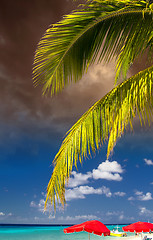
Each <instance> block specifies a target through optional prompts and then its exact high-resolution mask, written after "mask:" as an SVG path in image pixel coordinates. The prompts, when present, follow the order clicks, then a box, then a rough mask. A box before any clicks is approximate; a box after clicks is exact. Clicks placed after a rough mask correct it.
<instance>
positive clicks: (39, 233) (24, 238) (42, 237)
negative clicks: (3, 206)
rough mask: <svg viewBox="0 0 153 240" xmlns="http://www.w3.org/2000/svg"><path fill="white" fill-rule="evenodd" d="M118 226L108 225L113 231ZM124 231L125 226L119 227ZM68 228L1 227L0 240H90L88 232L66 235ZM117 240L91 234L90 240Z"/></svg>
mask: <svg viewBox="0 0 153 240" xmlns="http://www.w3.org/2000/svg"><path fill="white" fill-rule="evenodd" d="M114 226H117V225H107V227H108V228H109V229H110V230H112V229H113V228H114ZM118 226H119V231H122V227H123V226H124V225H118ZM66 227H67V226H36V225H31V226H21V225H13V226H12V225H5V226H4V225H0V240H88V233H87V232H80V233H70V234H65V233H64V232H63V230H64V228H66ZM100 239H103V240H108V239H109V240H114V239H115V240H117V239H119V238H117V237H110V236H109V237H103V236H97V235H95V234H90V240H100Z"/></svg>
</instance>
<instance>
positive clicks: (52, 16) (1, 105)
mask: <svg viewBox="0 0 153 240" xmlns="http://www.w3.org/2000/svg"><path fill="white" fill-rule="evenodd" d="M77 4H78V2H77V3H76V2H73V1H71V0H69V1H66V0H56V1H53V0H50V1H48V0H41V1H40V0H39V1H38V0H35V1H34V0H32V1H31V0H26V1H25V0H24V1H23V0H15V1H3V0H2V1H1V8H0V52H1V54H0V85H1V88H0V119H1V122H2V123H3V122H4V123H7V124H10V125H11V124H12V125H15V126H18V127H19V128H21V129H24V130H27V129H29V127H30V126H31V128H33V127H34V126H35V125H36V126H42V127H50V128H52V127H55V126H57V129H58V130H59V131H61V130H62V128H63V127H65V128H66V129H67V128H68V127H70V126H71V125H72V122H74V119H75V120H77V119H78V117H79V116H80V115H81V114H82V113H83V112H84V111H85V110H87V109H88V108H89V107H90V106H91V105H92V104H93V103H94V102H95V101H96V100H98V98H99V97H102V96H103V95H104V93H106V92H107V91H108V90H110V89H111V87H112V86H113V78H114V76H113V75H111V76H110V78H111V79H107V77H106V75H107V72H108V71H109V72H111V73H112V72H113V70H112V69H111V70H110V69H109V68H108V67H103V68H101V67H100V66H99V65H98V66H96V67H93V68H92V71H89V74H87V75H86V76H85V77H84V78H83V80H82V82H81V83H78V84H76V86H74V85H73V86H71V87H68V88H67V89H66V90H65V91H64V92H63V93H61V94H59V95H58V96H56V97H54V98H52V99H51V98H47V97H42V94H41V89H40V87H38V88H34V87H33V82H32V78H31V72H32V63H33V56H34V52H35V49H36V46H37V43H38V41H39V39H40V38H41V37H42V35H43V33H44V32H45V30H46V29H47V27H48V26H49V25H50V24H52V23H55V22H56V21H59V20H60V19H61V18H62V15H64V14H66V13H69V12H70V11H71V10H72V9H74V8H75V6H76V5H77ZM106 69H107V70H106ZM102 79H103V81H102ZM106 80H107V81H106ZM110 81H111V84H110ZM29 130H31V129H29Z"/></svg>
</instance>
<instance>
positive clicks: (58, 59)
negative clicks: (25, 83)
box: [33, 0, 153, 95]
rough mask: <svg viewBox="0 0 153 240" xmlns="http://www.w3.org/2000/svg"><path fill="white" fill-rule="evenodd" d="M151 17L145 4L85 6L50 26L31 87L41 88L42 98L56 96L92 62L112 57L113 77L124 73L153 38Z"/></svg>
mask: <svg viewBox="0 0 153 240" xmlns="http://www.w3.org/2000/svg"><path fill="white" fill-rule="evenodd" d="M150 13H151V9H150V8H146V1H138V0H135V1H129V0H121V1H117V0H114V1H110V0H109V1H108V0H95V1H87V2H86V3H85V4H83V5H82V8H81V9H78V10H76V11H73V12H72V13H71V14H69V15H66V16H65V17H64V18H63V20H61V21H60V22H58V23H57V24H54V25H52V26H50V27H49V28H48V30H47V31H46V33H45V34H44V36H43V37H42V39H41V40H40V42H39V44H38V47H37V50H36V54H35V59H34V67H33V79H34V83H35V85H37V84H42V85H43V93H44V94H45V93H48V92H50V93H51V95H52V94H55V93H57V92H59V91H61V90H62V89H63V88H64V87H65V86H67V85H68V84H70V83H71V82H76V81H78V80H79V79H81V77H82V75H83V74H84V73H85V71H87V69H88V67H89V66H90V65H91V64H93V63H94V62H95V61H96V60H97V61H98V62H101V61H102V60H105V61H109V60H110V59H111V58H113V57H114V56H119V61H118V65H117V77H118V76H119V75H120V71H123V72H125V73H126V71H127V69H128V67H129V63H131V62H133V61H134V59H135V57H136V56H137V55H138V54H139V53H140V52H141V51H143V50H144V49H145V48H146V47H148V44H149V43H150V41H151V39H152V38H151V36H152V35H151V34H152V32H151V31H152V29H153V21H152V14H150ZM141 34H142V38H141V37H140V35H141ZM144 36H145V38H144ZM134 42H135V43H136V44H137V45H136V44H134ZM151 50H152V48H151ZM139 51H140V52H139ZM124 54H125V55H124ZM122 63H123V64H124V66H126V67H125V68H123V64H122ZM125 73H124V75H125Z"/></svg>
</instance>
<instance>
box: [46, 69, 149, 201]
mask: <svg viewBox="0 0 153 240" xmlns="http://www.w3.org/2000/svg"><path fill="white" fill-rule="evenodd" d="M152 84H153V66H152V67H150V68H148V69H146V70H144V71H142V72H139V73H138V74H136V75H135V76H133V77H131V78H129V79H128V80H126V81H124V82H123V83H121V84H119V85H118V86H117V87H115V88H114V89H113V90H112V91H110V92H109V93H108V94H107V95H106V96H104V97H103V98H102V99H100V100H99V101H98V102H96V103H95V104H94V105H93V106H92V107H91V108H90V109H89V110H88V111H87V112H86V113H85V114H84V115H83V116H82V117H81V118H80V119H79V120H78V122H77V123H76V124H75V125H74V126H73V127H72V128H71V129H70V130H69V132H68V133H67V136H66V138H65V139H64V141H63V143H62V145H61V148H60V149H59V152H58V153H57V155H56V156H55V159H54V164H55V167H54V171H53V173H52V176H51V179H50V182H49V184H48V188H47V198H46V204H47V202H48V200H50V201H51V204H53V202H54V205H55V203H56V201H55V195H56V198H57V200H58V201H60V202H61V203H62V204H63V205H64V203H65V183H66V182H68V179H69V177H70V174H71V171H72V167H73V165H75V166H76V167H77V162H78V161H80V162H82V160H83V158H84V157H87V156H89V155H91V152H94V151H96V150H97V149H98V148H99V147H100V145H101V144H103V143H104V142H105V141H106V140H108V152H107V157H108V156H109V154H110V152H111V151H112V150H113V147H114V144H115V143H116V141H117V139H118V138H119V137H120V136H121V135H122V134H123V132H124V131H125V129H126V128H127V125H128V123H129V122H130V125H131V127H132V120H133V118H134V117H135V116H136V115H137V114H138V116H139V119H140V122H141V124H142V123H144V124H146V122H150V119H151V116H152V106H153V95H152V94H153V89H152ZM45 206H46V205H45Z"/></svg>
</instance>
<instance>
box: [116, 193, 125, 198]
mask: <svg viewBox="0 0 153 240" xmlns="http://www.w3.org/2000/svg"><path fill="white" fill-rule="evenodd" d="M114 195H115V196H119V197H124V196H125V195H126V193H125V192H115V193H114Z"/></svg>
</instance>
